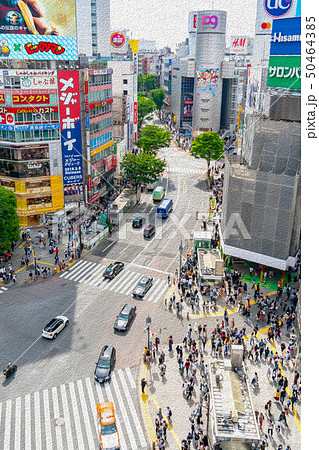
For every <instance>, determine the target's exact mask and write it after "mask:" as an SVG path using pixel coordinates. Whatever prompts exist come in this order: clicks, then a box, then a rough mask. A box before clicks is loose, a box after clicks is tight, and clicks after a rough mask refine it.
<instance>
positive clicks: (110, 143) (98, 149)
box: [91, 141, 114, 156]
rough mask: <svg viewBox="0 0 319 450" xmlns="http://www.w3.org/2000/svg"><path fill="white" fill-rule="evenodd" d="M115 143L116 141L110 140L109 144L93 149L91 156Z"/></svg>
mask: <svg viewBox="0 0 319 450" xmlns="http://www.w3.org/2000/svg"><path fill="white" fill-rule="evenodd" d="M113 144H114V141H111V142H108V143H107V144H104V145H102V146H101V147H98V148H96V149H95V150H91V156H94V155H96V154H97V153H100V152H101V151H102V150H105V149H106V148H108V147H111V145H113Z"/></svg>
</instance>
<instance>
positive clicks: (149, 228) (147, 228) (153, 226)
mask: <svg viewBox="0 0 319 450" xmlns="http://www.w3.org/2000/svg"><path fill="white" fill-rule="evenodd" d="M153 228H155V225H153V224H152V223H150V224H148V225H147V226H146V227H145V230H152V229H153Z"/></svg>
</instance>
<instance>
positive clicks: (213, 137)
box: [190, 132, 225, 170]
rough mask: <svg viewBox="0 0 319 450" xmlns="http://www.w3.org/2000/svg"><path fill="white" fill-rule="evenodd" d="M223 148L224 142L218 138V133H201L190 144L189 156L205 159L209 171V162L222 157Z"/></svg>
mask: <svg viewBox="0 0 319 450" xmlns="http://www.w3.org/2000/svg"><path fill="white" fill-rule="evenodd" d="M224 146H225V141H223V140H222V139H221V138H220V136H219V134H218V133H213V132H207V133H202V134H200V135H199V136H197V138H196V139H194V141H193V142H192V147H191V149H190V154H191V155H192V156H194V158H203V159H206V161H207V169H208V170H209V168H210V163H211V161H217V160H218V159H220V158H221V157H222V155H223V153H224Z"/></svg>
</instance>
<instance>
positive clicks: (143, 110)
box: [137, 96, 156, 128]
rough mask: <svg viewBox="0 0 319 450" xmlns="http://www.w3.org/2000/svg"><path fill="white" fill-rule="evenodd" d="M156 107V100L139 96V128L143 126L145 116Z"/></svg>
mask: <svg viewBox="0 0 319 450" xmlns="http://www.w3.org/2000/svg"><path fill="white" fill-rule="evenodd" d="M155 109H156V105H155V103H154V100H152V99H151V98H146V97H142V96H138V97H137V122H138V126H139V128H140V127H141V126H142V123H143V120H144V118H145V117H146V116H147V115H148V114H150V113H152V112H153V111H154V110H155Z"/></svg>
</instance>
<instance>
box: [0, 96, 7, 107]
mask: <svg viewBox="0 0 319 450" xmlns="http://www.w3.org/2000/svg"><path fill="white" fill-rule="evenodd" d="M5 103H6V99H5V96H4V94H0V104H1V105H4V104H5Z"/></svg>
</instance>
